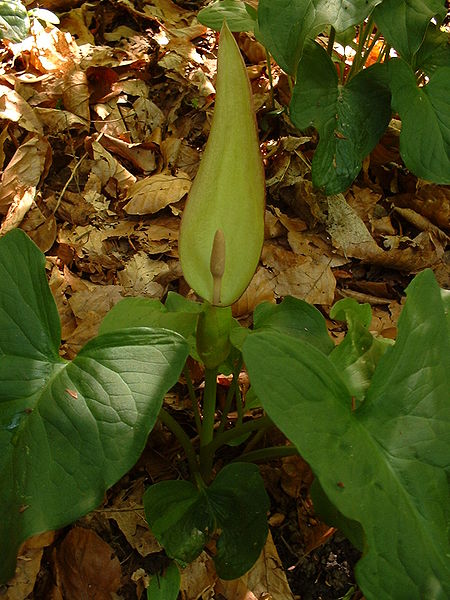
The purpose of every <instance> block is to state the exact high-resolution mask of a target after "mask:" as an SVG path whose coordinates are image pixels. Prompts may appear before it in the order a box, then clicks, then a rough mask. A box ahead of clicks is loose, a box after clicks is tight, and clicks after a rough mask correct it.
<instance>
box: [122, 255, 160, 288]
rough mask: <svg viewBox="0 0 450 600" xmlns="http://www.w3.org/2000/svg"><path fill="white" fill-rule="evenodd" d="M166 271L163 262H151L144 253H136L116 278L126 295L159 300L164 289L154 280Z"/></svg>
mask: <svg viewBox="0 0 450 600" xmlns="http://www.w3.org/2000/svg"><path fill="white" fill-rule="evenodd" d="M167 271H168V266H167V264H166V263H165V262H164V261H162V260H152V259H151V258H149V257H148V256H147V255H146V253H145V252H137V253H136V254H135V255H134V256H133V257H132V258H131V260H129V261H128V263H127V264H126V265H125V269H123V271H119V273H118V274H117V276H118V279H119V281H120V284H121V285H122V287H123V288H124V290H125V293H126V294H127V295H132V296H148V297H149V298H161V297H162V295H163V293H164V288H163V286H162V285H161V284H159V283H157V282H156V281H155V278H156V277H157V276H160V275H161V274H162V273H164V272H167Z"/></svg>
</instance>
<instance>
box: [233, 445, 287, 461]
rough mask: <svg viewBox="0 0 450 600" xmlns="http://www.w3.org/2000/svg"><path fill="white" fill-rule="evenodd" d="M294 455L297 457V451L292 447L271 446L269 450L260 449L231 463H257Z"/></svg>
mask: <svg viewBox="0 0 450 600" xmlns="http://www.w3.org/2000/svg"><path fill="white" fill-rule="evenodd" d="M295 455H298V450H297V448H295V447H294V446H271V447H269V448H261V450H254V451H253V452H246V453H245V454H241V456H239V458H236V459H235V461H233V462H237V461H239V462H241V461H243V462H259V461H266V460H272V459H274V458H281V457H283V456H295Z"/></svg>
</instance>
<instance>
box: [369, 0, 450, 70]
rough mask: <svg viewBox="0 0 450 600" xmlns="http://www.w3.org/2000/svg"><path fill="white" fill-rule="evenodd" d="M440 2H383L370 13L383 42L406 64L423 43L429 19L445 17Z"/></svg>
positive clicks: (402, 0) (424, 0)
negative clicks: (395, 51) (392, 48)
mask: <svg viewBox="0 0 450 600" xmlns="http://www.w3.org/2000/svg"><path fill="white" fill-rule="evenodd" d="M444 4H445V2H444V1H443V0H383V2H382V3H381V4H378V6H377V7H376V8H375V10H374V11H373V17H374V19H375V22H376V24H377V26H378V28H379V29H380V31H381V33H382V34H383V37H384V39H385V40H386V41H387V42H388V44H390V45H391V46H393V47H394V48H395V49H396V50H397V52H398V53H399V54H400V56H401V57H402V58H404V59H405V60H406V61H408V62H410V61H411V60H412V58H413V56H414V54H415V53H416V52H417V50H418V49H419V46H420V44H421V43H422V42H423V39H424V37H425V32H426V30H427V27H428V25H429V23H430V20H431V18H432V17H434V16H435V15H439V16H440V17H441V18H443V17H444V16H445V12H446V10H445V6H444Z"/></svg>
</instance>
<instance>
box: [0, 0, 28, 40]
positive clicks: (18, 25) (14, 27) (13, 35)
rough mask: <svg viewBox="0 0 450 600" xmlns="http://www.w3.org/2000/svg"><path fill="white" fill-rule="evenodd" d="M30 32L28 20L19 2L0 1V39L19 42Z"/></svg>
mask: <svg viewBox="0 0 450 600" xmlns="http://www.w3.org/2000/svg"><path fill="white" fill-rule="evenodd" d="M29 32H30V19H29V18H28V12H27V9H26V8H25V6H24V4H23V3H22V2H20V0H2V1H0V39H3V38H5V39H7V40H11V41H12V42H21V41H22V40H24V39H25V38H26V37H27V35H28V34H29Z"/></svg>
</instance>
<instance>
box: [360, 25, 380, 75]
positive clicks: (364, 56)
mask: <svg viewBox="0 0 450 600" xmlns="http://www.w3.org/2000/svg"><path fill="white" fill-rule="evenodd" d="M380 37H381V35H380V34H379V33H377V34H375V35H374V36H373V38H372V41H371V42H370V44H369V47H368V48H367V49H366V50H365V52H364V54H363V56H362V62H361V66H362V67H364V65H365V64H366V62H367V59H368V58H369V56H370V53H371V52H372V50H373V48H374V46H375V44H376V43H377V42H378V40H379V39H380Z"/></svg>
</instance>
